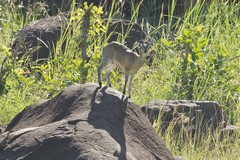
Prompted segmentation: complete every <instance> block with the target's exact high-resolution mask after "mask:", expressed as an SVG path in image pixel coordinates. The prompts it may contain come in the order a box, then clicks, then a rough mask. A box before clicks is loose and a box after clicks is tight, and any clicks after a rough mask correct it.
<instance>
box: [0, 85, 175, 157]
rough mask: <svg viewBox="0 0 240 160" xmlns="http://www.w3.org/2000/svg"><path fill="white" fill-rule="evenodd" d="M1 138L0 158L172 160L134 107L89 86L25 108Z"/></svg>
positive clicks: (112, 92) (115, 94) (112, 93)
mask: <svg viewBox="0 0 240 160" xmlns="http://www.w3.org/2000/svg"><path fill="white" fill-rule="evenodd" d="M0 137H1V139H0V159H8V160H15V159H21V160H28V159H34V160H43V159H44V160H53V159H57V160H66V159H67V160H77V159H79V160H80V159H111V160H112V159H133V160H135V159H156V160H161V159H164V160H171V159H174V158H173V157H172V155H171V153H170V152H169V150H168V149H167V148H166V146H165V145H164V143H163V142H162V140H161V139H160V138H159V136H158V135H157V134H156V133H155V131H154V129H153V128H152V126H151V123H150V122H149V121H148V120H147V117H146V116H145V115H144V113H143V112H142V111H141V109H140V108H139V107H138V106H137V105H136V104H135V103H133V102H132V101H131V100H130V99H128V98H127V97H125V96H124V95H123V94H122V93H120V92H118V91H116V90H114V89H112V88H109V87H106V86H104V87H103V88H99V87H98V84H92V83H87V84H82V85H80V84H76V85H72V86H69V87H68V88H66V89H65V90H64V91H62V92H61V93H59V94H58V95H57V96H56V97H54V98H53V99H50V100H47V101H43V102H39V103H37V104H34V105H31V106H29V107H26V108H25V109H24V110H23V111H22V112H21V113H19V114H18V115H17V116H16V117H15V118H14V119H13V120H12V121H11V122H10V123H9V125H8V126H7V128H6V130H5V132H4V133H2V134H1V135H0Z"/></svg>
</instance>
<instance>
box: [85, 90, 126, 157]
mask: <svg viewBox="0 0 240 160" xmlns="http://www.w3.org/2000/svg"><path fill="white" fill-rule="evenodd" d="M107 88H108V87H107V86H105V87H103V88H102V89H101V87H98V88H96V90H95V91H94V93H93V98H92V100H91V106H92V108H91V111H90V113H89V115H88V123H89V124H91V125H92V126H94V127H95V128H96V129H103V130H106V131H107V132H108V133H109V134H110V135H111V137H112V138H113V139H114V140H115V141H116V142H117V143H118V144H119V145H120V147H121V150H120V153H119V152H118V151H115V153H114V154H113V156H116V157H118V159H127V156H126V140H125V134H124V119H125V117H126V107H127V102H128V98H127V97H125V95H122V97H121V100H120V98H119V97H118V96H117V95H114V94H109V93H107V92H106V89H107ZM100 89H101V90H100ZM99 91H100V92H99Z"/></svg>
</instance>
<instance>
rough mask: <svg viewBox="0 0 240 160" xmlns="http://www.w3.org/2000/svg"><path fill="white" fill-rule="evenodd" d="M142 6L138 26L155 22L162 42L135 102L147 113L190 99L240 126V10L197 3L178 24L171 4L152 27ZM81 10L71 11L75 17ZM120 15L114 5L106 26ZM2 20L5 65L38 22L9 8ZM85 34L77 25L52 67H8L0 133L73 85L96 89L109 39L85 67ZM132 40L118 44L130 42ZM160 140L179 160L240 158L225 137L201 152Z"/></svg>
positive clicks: (206, 143)
mask: <svg viewBox="0 0 240 160" xmlns="http://www.w3.org/2000/svg"><path fill="white" fill-rule="evenodd" d="M141 2H142V1H141ZM141 2H140V3H138V5H136V6H135V5H133V4H132V13H133V15H134V16H133V17H132V20H133V21H139V19H141V18H145V19H148V20H149V28H148V29H149V32H148V33H149V35H148V37H153V38H155V40H156V43H155V44H154V45H153V47H152V48H151V49H152V50H155V53H156V54H155V55H154V61H153V64H152V66H150V67H148V66H147V65H144V66H143V67H142V69H141V70H140V71H139V72H138V74H137V75H136V76H135V78H134V81H133V82H134V83H133V85H132V90H133V91H134V93H133V94H132V99H133V101H134V102H135V103H137V104H138V105H140V106H141V105H144V104H146V103H148V102H149V101H151V100H155V99H189V97H192V99H194V100H214V101H217V102H218V103H219V104H220V105H221V107H222V108H223V110H224V111H225V112H226V114H227V117H228V119H229V122H228V123H229V124H233V125H237V126H240V120H239V118H238V117H239V116H240V102H239V101H240V94H239V93H240V83H239V81H240V58H239V55H240V45H239V37H240V34H239V33H240V25H239V24H240V17H239V15H240V9H239V8H240V3H239V2H237V1H235V2H234V3H230V2H228V1H223V0H222V1H221V3H220V2H217V1H213V2H211V3H210V4H208V3H205V1H197V3H196V4H195V5H192V6H191V7H190V8H189V9H188V10H187V11H186V13H185V14H184V15H183V17H176V16H174V14H173V13H174V9H175V7H176V1H173V3H171V5H170V6H168V10H169V11H168V13H169V15H164V14H163V13H161V14H160V15H159V19H158V20H156V22H152V21H153V20H152V19H151V17H149V14H147V13H146V14H144V10H141V13H139V10H138V9H139V6H140V5H141ZM149 5H150V6H151V4H150V3H149ZM76 10H77V8H74V7H72V13H73V15H74V13H76ZM121 13H122V11H121V8H117V9H116V6H114V3H113V5H112V6H111V7H110V10H109V11H108V14H107V15H104V16H105V18H107V23H106V25H108V24H109V22H110V21H111V20H113V19H115V18H119V17H121V16H123V15H121ZM0 16H1V17H0V24H1V26H0V28H1V30H0V36H1V37H3V38H1V39H0V63H1V62H2V61H3V57H5V56H8V54H11V53H10V52H9V47H10V44H11V42H12V41H13V38H14V37H16V33H17V32H18V29H20V28H22V27H23V26H25V25H26V24H28V23H29V22H30V21H33V20H34V19H36V17H34V16H32V17H27V19H26V17H24V16H22V15H21V14H19V12H14V10H12V9H11V8H3V6H2V10H1V11H0ZM141 16H142V17H141ZM144 16H145V17H144ZM166 17H168V18H167V21H166ZM79 28H80V26H79V23H71V25H69V28H68V30H67V31H66V32H64V33H63V36H62V38H61V39H60V40H59V42H58V43H57V44H56V46H55V50H53V51H52V52H54V55H55V57H54V58H53V59H52V60H50V61H49V62H48V63H46V64H43V65H40V66H38V67H33V68H32V73H30V72H29V71H28V70H27V69H26V68H24V67H23V66H20V65H18V64H15V65H11V61H9V74H8V76H7V77H5V78H6V79H5V81H4V84H3V85H4V87H5V88H6V90H5V91H4V92H2V94H1V96H0V102H1V103H0V126H6V124H7V123H9V121H10V120H11V119H12V118H13V117H14V116H15V115H16V114H17V113H18V112H20V111H21V110H22V109H23V108H25V107H26V106H28V105H31V104H33V103H35V102H37V101H39V100H41V99H47V98H52V97H53V96H55V95H56V94H57V93H59V92H60V91H61V90H63V89H64V88H66V87H67V86H69V85H71V84H74V83H84V82H97V74H96V73H97V71H96V70H97V66H98V64H99V62H100V59H101V48H102V47H103V46H104V45H105V44H106V43H107V38H108V37H106V36H105V33H104V32H102V33H101V34H99V36H97V37H94V36H90V37H89V38H88V47H87V54H88V55H89V56H91V59H90V61H89V63H84V62H83V61H82V59H81V52H80V50H79V42H80V41H81V32H80V30H79ZM130 29H131V27H129V30H130ZM69 31H70V32H69ZM72 33H73V34H72ZM127 33H128V32H126V35H124V36H122V37H121V38H122V39H119V41H121V42H124V37H126V36H127ZM199 39H201V40H204V42H201V41H199ZM63 43H66V44H67V45H66V48H65V50H64V51H63V50H62V49H63V48H62V47H61V46H62V44H63ZM63 52H64V54H63ZM187 53H188V54H187ZM186 55H188V56H186ZM194 56H196V57H195V58H193V57H194ZM186 57H187V58H186ZM39 73H40V74H39ZM40 75H41V76H40ZM111 77H112V78H111V80H112V86H113V87H114V88H115V89H118V90H122V86H123V82H124V80H123V77H122V74H121V73H120V72H118V71H115V72H113V74H112V76H111ZM2 82H3V81H1V83H2ZM190 91H191V92H190ZM159 134H160V135H161V137H163V139H164V140H165V142H166V144H167V146H168V148H169V149H170V150H171V152H172V153H173V154H176V155H182V156H184V157H187V158H188V159H194V160H195V159H199V160H200V159H237V158H238V157H240V153H239V152H238V150H240V145H239V137H240V135H239V133H238V132H236V135H235V138H233V139H232V137H226V138H225V139H224V140H223V141H218V140H216V138H213V137H218V134H219V131H218V132H215V133H208V134H207V135H206V137H205V138H204V139H200V141H201V143H200V145H196V141H192V140H191V139H188V138H187V139H186V137H185V136H177V137H175V136H174V135H173V134H172V130H171V128H170V129H169V130H168V131H167V132H166V133H165V134H161V133H159ZM183 137H184V138H185V139H183Z"/></svg>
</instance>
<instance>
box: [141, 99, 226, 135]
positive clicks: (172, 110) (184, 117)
mask: <svg viewBox="0 0 240 160" xmlns="http://www.w3.org/2000/svg"><path fill="white" fill-rule="evenodd" d="M142 110H143V111H144V112H145V113H146V115H147V116H148V118H149V120H150V122H151V123H152V124H153V123H154V122H156V121H158V120H160V122H161V131H163V132H164V131H166V129H167V128H168V127H169V125H170V124H171V125H173V127H174V132H175V133H179V132H180V129H184V130H185V131H189V132H191V133H192V134H193V135H194V134H195V133H196V132H198V133H200V134H201V133H204V132H206V131H209V130H210V131H213V130H215V129H217V128H218V127H225V126H226V121H227V120H226V117H225V116H224V113H223V111H222V109H221V107H220V105H219V104H218V103H217V102H213V101H188V100H156V101H152V102H150V103H149V104H147V105H145V106H143V107H142Z"/></svg>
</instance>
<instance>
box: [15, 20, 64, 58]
mask: <svg viewBox="0 0 240 160" xmlns="http://www.w3.org/2000/svg"><path fill="white" fill-rule="evenodd" d="M66 22H67V20H66V18H65V16H62V15H58V16H54V17H49V18H43V19H40V20H36V21H33V22H31V23H29V24H28V25H26V26H25V27H23V28H22V29H21V30H20V31H19V32H18V34H17V37H16V38H15V40H14V41H13V43H12V46H11V49H12V53H13V55H14V56H15V57H18V59H24V61H26V59H30V61H33V62H36V63H41V62H43V61H44V60H46V59H47V58H48V57H49V56H50V51H53V50H54V48H53V47H54V46H56V43H57V41H58V40H59V39H60V37H61V33H62V31H64V30H65V27H66ZM63 47H64V45H63ZM52 56H53V55H52Z"/></svg>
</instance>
